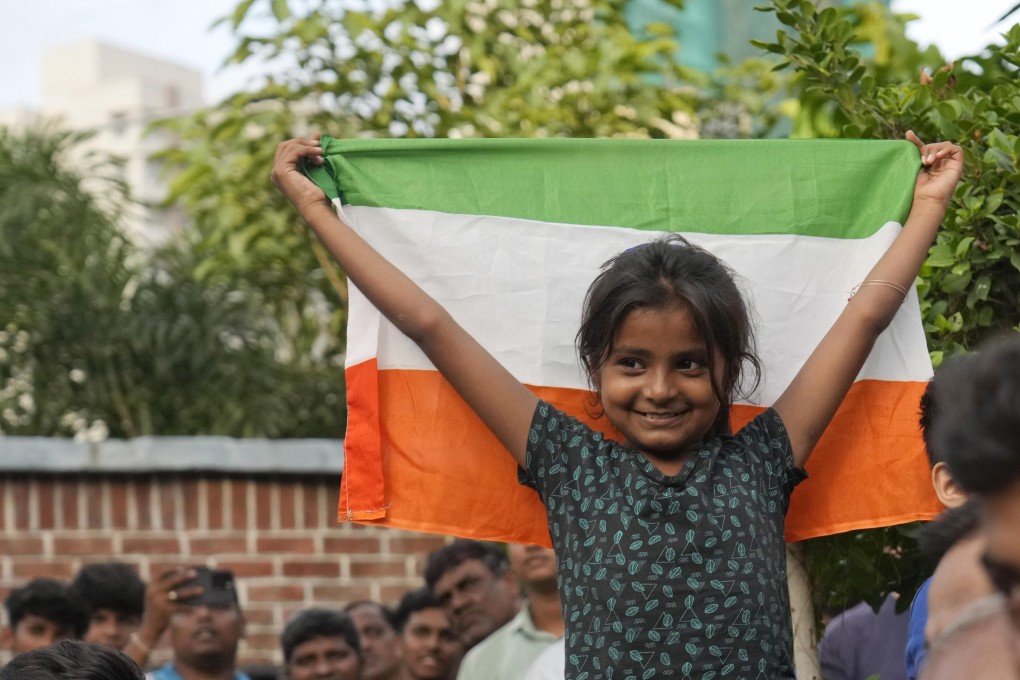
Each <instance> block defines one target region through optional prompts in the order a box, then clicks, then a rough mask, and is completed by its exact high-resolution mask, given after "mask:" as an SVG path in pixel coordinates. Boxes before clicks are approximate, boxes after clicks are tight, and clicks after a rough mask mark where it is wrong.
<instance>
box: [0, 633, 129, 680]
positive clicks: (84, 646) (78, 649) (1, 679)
mask: <svg viewBox="0 0 1020 680" xmlns="http://www.w3.org/2000/svg"><path fill="white" fill-rule="evenodd" d="M144 678H145V675H144V674H143V673H142V671H141V669H139V668H138V666H137V665H135V662H134V661H132V660H131V658H130V657H127V656H125V655H124V654H122V653H120V652H119V651H117V650H116V649H111V648H110V647H105V646H103V645H96V644H90V643H88V642H82V641H81V640H62V641H61V642H57V643H56V644H52V645H50V646H48V647H43V648H41V649H35V650H32V651H31V652H25V653H24V654H19V655H17V656H16V657H14V658H13V659H11V661H10V662H9V663H8V664H7V665H6V666H4V667H3V668H2V669H0V680H144Z"/></svg>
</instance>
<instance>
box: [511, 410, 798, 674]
mask: <svg viewBox="0 0 1020 680" xmlns="http://www.w3.org/2000/svg"><path fill="white" fill-rule="evenodd" d="M527 456H528V466H527V470H521V471H520V476H521V481H522V483H525V484H527V485H529V486H532V487H534V488H535V489H536V490H537V491H538V492H539V494H540V496H541V497H542V500H543V502H544V503H545V506H546V510H547V514H548V517H549V530H550V532H551V534H552V540H553V547H554V548H555V550H556V556H557V560H558V563H559V588H560V595H561V598H562V600H563V610H564V617H565V620H566V626H567V632H566V647H567V668H566V671H567V672H566V677H567V679H568V680H595V679H596V678H607V679H610V680H631V679H634V680H637V679H641V680H648V679H649V678H690V679H691V680H694V679H697V680H710V679H712V678H741V679H743V678H749V679H752V680H774V679H775V678H793V677H794V671H793V625H792V622H791V617H790V601H789V592H788V589H787V584H786V549H785V544H784V541H783V525H784V517H785V515H786V510H787V507H788V505H789V499H790V493H791V492H792V490H793V487H794V486H796V484H797V483H798V482H800V481H801V480H802V479H804V478H805V476H806V475H805V474H804V472H803V471H802V470H800V469H798V468H794V467H793V455H792V452H791V450H790V443H789V439H788V437H787V434H786V429H785V428H784V427H783V423H782V420H781V419H780V418H779V415H778V414H777V413H776V412H775V411H773V410H771V409H769V410H767V411H765V412H763V413H762V414H760V415H759V416H758V417H757V418H755V419H754V420H753V421H751V422H750V423H748V424H747V426H745V427H744V428H743V429H742V430H740V431H739V432H738V433H736V434H735V435H727V436H724V437H720V438H718V439H715V440H712V441H710V442H707V443H706V444H705V446H704V448H703V449H702V450H701V451H700V452H699V453H697V454H695V455H693V456H691V458H690V459H689V460H688V461H687V462H686V463H685V464H684V467H683V469H681V470H680V472H679V473H678V474H677V475H675V476H673V477H667V476H665V475H663V474H662V473H661V472H659V470H657V469H656V468H655V467H654V466H653V465H652V464H651V463H649V462H648V461H647V460H645V458H644V456H642V455H641V454H640V453H638V452H637V451H635V450H633V449H632V448H630V447H628V446H627V445H625V444H619V443H617V442H613V441H609V440H606V439H604V438H603V436H602V434H601V433H598V432H595V431H593V430H592V429H591V428H589V427H588V426H586V425H584V424H582V423H580V422H578V421H577V420H575V419H574V418H572V417H570V416H568V415H566V414H564V413H563V412H562V411H559V410H557V409H556V408H554V407H553V406H551V405H549V404H547V403H545V402H539V404H538V407H537V408H536V410H535V416H534V420H533V421H532V425H531V430H530V432H529V433H528V452H527Z"/></svg>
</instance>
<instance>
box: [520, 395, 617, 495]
mask: <svg viewBox="0 0 1020 680" xmlns="http://www.w3.org/2000/svg"><path fill="white" fill-rule="evenodd" d="M604 441H605V440H604V439H603V437H602V434H601V433H599V432H596V431H594V430H592V429H591V428H590V427H588V426H587V425H585V424H584V423H582V422H580V421H579V420H577V419H576V418H573V417H572V416H569V415H567V414H566V413H564V412H563V411H560V410H559V409H557V408H556V407H554V406H553V405H551V404H549V403H547V402H545V401H541V400H540V401H539V402H538V404H536V406H535V414H534V416H533V417H532V419H531V428H530V429H529V430H528V446H527V450H526V459H525V460H526V467H525V468H523V469H522V468H518V470H517V478H518V481H519V482H520V483H521V484H523V485H525V486H529V487H531V488H533V489H535V490H536V491H538V494H539V496H541V498H542V499H543V501H544V500H545V499H546V498H548V496H549V492H550V491H551V490H553V489H555V488H557V487H559V486H560V485H561V484H562V483H563V478H564V477H565V476H567V475H568V474H570V473H572V472H576V471H577V470H579V469H580V468H581V466H582V460H583V459H587V460H588V462H589V463H590V461H591V459H592V458H594V456H592V455H590V454H591V453H593V452H595V451H596V450H597V449H599V448H600V447H601V445H602V444H603V443H604Z"/></svg>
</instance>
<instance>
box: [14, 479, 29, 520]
mask: <svg viewBox="0 0 1020 680" xmlns="http://www.w3.org/2000/svg"><path fill="white" fill-rule="evenodd" d="M11 484H12V485H13V487H14V488H13V489H11V497H12V499H13V500H14V508H13V510H14V528H15V529H28V528H29V513H30V509H31V499H30V498H29V493H28V479H27V478H24V477H19V478H15V479H13V480H11Z"/></svg>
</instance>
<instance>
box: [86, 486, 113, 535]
mask: <svg viewBox="0 0 1020 680" xmlns="http://www.w3.org/2000/svg"><path fill="white" fill-rule="evenodd" d="M83 490H84V492H85V499H86V500H85V527H86V528H87V529H106V528H107V527H106V524H105V523H104V521H103V497H104V494H103V484H102V483H101V482H99V481H98V480H97V481H95V482H91V481H90V482H86V483H85V486H84V487H83Z"/></svg>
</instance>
